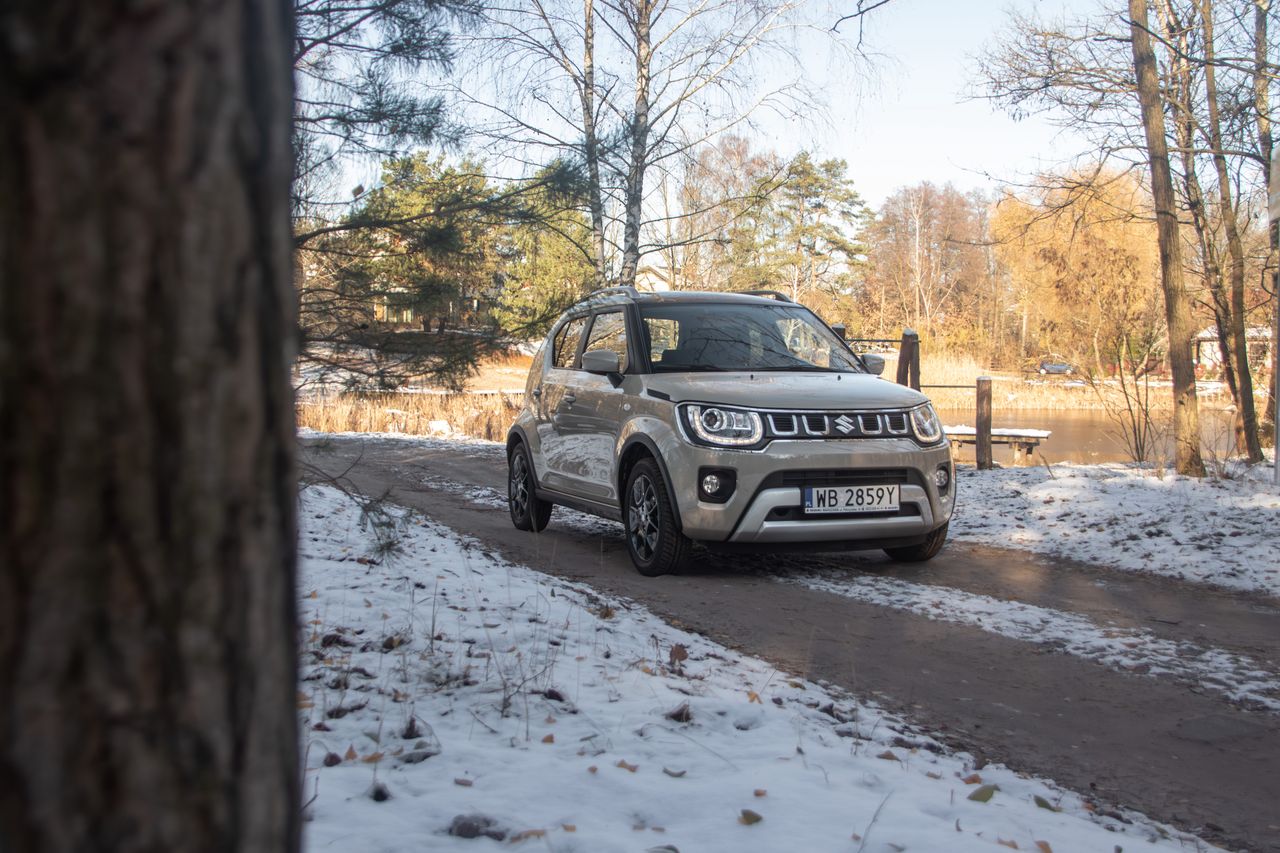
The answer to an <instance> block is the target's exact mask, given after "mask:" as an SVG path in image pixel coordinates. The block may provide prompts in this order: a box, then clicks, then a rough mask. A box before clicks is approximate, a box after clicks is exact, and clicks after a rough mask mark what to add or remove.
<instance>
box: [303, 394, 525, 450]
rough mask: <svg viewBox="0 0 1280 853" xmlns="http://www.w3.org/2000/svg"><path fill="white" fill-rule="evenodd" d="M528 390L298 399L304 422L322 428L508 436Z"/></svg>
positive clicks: (360, 395)
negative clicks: (502, 392)
mask: <svg viewBox="0 0 1280 853" xmlns="http://www.w3.org/2000/svg"><path fill="white" fill-rule="evenodd" d="M522 399H523V395H522V394H514V395H513V394H465V393H464V394H396V393H388V394H340V395H338V396H335V397H326V398H323V399H315V400H300V401H299V402H298V426H300V427H308V428H310V429H314V430H319V431H320V432H397V433H404V434H406V435H449V434H452V433H455V432H459V433H463V434H464V435H468V436H471V437H473V438H484V439H489V440H490V441H502V440H503V439H505V438H506V435H507V430H508V429H509V428H510V427H511V424H512V422H513V421H515V419H516V415H517V414H519V412H520V406H521V402H522Z"/></svg>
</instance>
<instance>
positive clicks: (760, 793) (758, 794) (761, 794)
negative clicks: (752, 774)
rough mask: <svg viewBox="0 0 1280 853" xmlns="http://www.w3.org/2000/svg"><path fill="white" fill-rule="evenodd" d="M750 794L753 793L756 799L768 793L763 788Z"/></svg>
mask: <svg viewBox="0 0 1280 853" xmlns="http://www.w3.org/2000/svg"><path fill="white" fill-rule="evenodd" d="M752 793H754V794H755V795H756V796H757V797H763V796H765V795H766V794H768V793H769V792H768V791H766V790H765V789H764V788H756V789H755V791H753V792H752Z"/></svg>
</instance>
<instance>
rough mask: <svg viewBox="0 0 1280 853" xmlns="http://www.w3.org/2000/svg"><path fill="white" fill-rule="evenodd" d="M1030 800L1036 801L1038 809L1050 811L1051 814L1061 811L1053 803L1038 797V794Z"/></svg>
mask: <svg viewBox="0 0 1280 853" xmlns="http://www.w3.org/2000/svg"><path fill="white" fill-rule="evenodd" d="M1032 799H1034V800H1035V801H1036V805H1037V806H1039V807H1040V808H1042V809H1048V810H1049V811H1051V812H1060V811H1062V809H1060V808H1058V807H1057V806H1055V805H1054V804H1053V803H1051V802H1049V801H1048V800H1046V799H1045V798H1044V797H1042V796H1040V795H1039V794H1036V795H1035V797H1033V798H1032Z"/></svg>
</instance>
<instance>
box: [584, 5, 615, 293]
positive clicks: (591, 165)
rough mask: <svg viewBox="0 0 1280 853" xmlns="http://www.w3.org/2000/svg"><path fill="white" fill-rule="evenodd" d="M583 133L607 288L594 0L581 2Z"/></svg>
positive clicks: (601, 279) (595, 251)
mask: <svg viewBox="0 0 1280 853" xmlns="http://www.w3.org/2000/svg"><path fill="white" fill-rule="evenodd" d="M582 15H583V27H582V91H581V92H580V98H581V101H582V134H583V158H584V159H585V160H586V161H587V206H588V207H589V208H590V210H591V251H592V257H593V258H594V260H595V263H596V287H604V285H605V283H606V277H607V273H608V257H607V255H606V252H605V242H604V196H603V195H602V190H601V188H600V139H599V136H598V132H597V130H596V59H595V56H596V14H595V0H583V4H582Z"/></svg>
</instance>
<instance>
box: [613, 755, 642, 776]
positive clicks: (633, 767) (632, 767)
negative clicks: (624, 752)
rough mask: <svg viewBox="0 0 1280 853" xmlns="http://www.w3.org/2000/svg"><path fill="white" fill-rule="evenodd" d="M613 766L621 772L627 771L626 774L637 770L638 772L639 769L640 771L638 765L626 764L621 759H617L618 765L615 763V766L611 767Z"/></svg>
mask: <svg viewBox="0 0 1280 853" xmlns="http://www.w3.org/2000/svg"><path fill="white" fill-rule="evenodd" d="M613 766H614V767H621V768H622V769H623V770H626V771H628V772H630V773H635V772H636V771H637V770H639V769H640V765H639V764H628V763H627V762H626V761H625V760H623V759H621V758H619V759H618V763H617V764H615V765H613Z"/></svg>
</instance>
